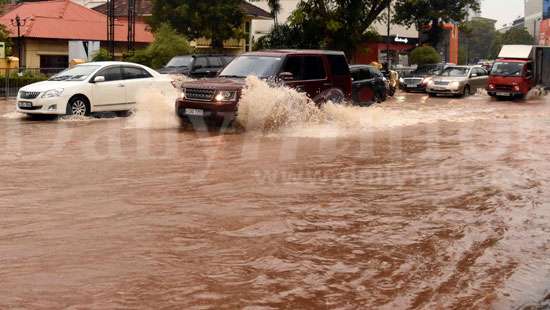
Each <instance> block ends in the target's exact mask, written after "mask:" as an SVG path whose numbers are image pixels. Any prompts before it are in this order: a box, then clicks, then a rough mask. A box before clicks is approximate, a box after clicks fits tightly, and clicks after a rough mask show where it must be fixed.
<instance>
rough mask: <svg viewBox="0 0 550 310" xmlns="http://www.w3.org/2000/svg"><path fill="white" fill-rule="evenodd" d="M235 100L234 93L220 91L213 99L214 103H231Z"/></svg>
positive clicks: (235, 93) (235, 95)
mask: <svg viewBox="0 0 550 310" xmlns="http://www.w3.org/2000/svg"><path fill="white" fill-rule="evenodd" d="M236 98H237V92H236V91H225V90H224V91H220V92H218V94H217V95H216V97H215V98H214V99H216V101H233V100H235V99H236Z"/></svg>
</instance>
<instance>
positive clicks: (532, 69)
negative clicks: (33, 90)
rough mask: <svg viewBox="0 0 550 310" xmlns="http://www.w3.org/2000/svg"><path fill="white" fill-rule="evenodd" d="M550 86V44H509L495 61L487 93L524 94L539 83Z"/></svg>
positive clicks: (509, 95)
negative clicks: (545, 45)
mask: <svg viewBox="0 0 550 310" xmlns="http://www.w3.org/2000/svg"><path fill="white" fill-rule="evenodd" d="M549 86H550V47H544V46H532V45H505V46H503V47H502V50H501V51H500V54H499V57H498V59H497V60H496V61H495V63H494V64H493V67H492V69H491V74H490V76H489V83H488V86H487V93H488V94H489V96H492V97H497V98H511V99H513V98H524V97H525V96H526V95H527V93H528V92H529V91H530V90H531V89H533V88H535V87H543V88H546V87H549Z"/></svg>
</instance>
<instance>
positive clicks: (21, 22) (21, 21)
mask: <svg viewBox="0 0 550 310" xmlns="http://www.w3.org/2000/svg"><path fill="white" fill-rule="evenodd" d="M26 23H27V19H26V18H25V19H21V18H20V17H19V15H16V16H15V19H12V20H11V25H12V26H14V27H17V53H18V54H19V72H21V70H22V69H23V59H24V58H25V57H24V56H23V44H22V43H23V42H21V41H22V40H21V38H22V37H21V27H24V26H25V24H26Z"/></svg>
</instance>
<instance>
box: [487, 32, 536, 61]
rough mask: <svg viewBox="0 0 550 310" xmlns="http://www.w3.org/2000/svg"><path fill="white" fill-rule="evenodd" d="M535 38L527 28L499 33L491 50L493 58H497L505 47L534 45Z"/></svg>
mask: <svg viewBox="0 0 550 310" xmlns="http://www.w3.org/2000/svg"><path fill="white" fill-rule="evenodd" d="M534 43H535V38H534V37H533V36H532V35H530V34H529V32H528V31H527V29H525V28H520V27H516V28H511V29H509V30H508V31H506V32H505V33H497V35H496V36H495V40H494V41H493V44H492V48H491V54H492V55H491V56H492V58H493V59H494V58H497V57H498V54H499V53H500V50H501V48H502V46H503V45H515V44H520V45H521V44H525V45H532V44H534Z"/></svg>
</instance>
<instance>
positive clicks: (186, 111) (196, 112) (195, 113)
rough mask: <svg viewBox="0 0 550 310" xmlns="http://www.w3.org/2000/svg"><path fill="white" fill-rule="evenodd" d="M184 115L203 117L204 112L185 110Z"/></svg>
mask: <svg viewBox="0 0 550 310" xmlns="http://www.w3.org/2000/svg"><path fill="white" fill-rule="evenodd" d="M185 114H186V115H193V116H204V111H203V110H200V109H185Z"/></svg>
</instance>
